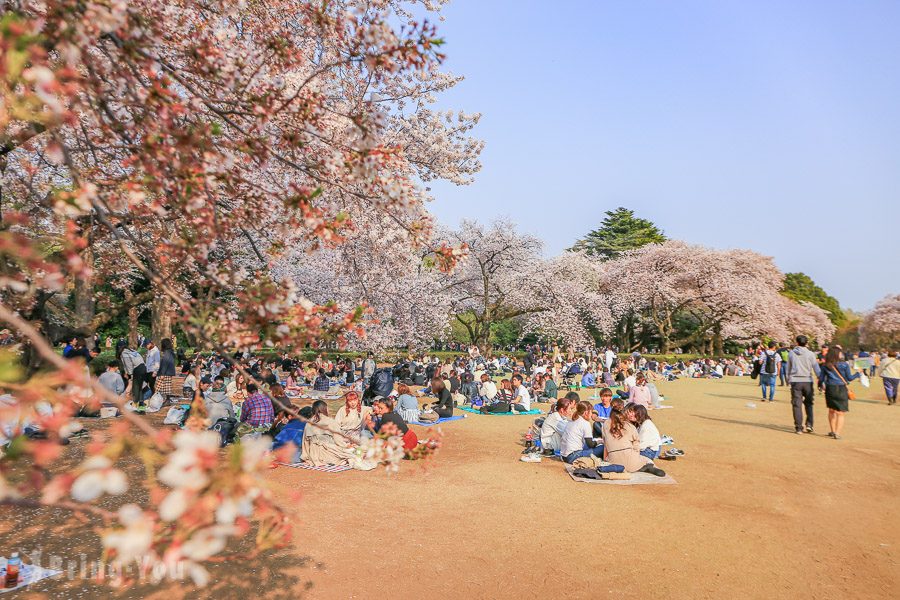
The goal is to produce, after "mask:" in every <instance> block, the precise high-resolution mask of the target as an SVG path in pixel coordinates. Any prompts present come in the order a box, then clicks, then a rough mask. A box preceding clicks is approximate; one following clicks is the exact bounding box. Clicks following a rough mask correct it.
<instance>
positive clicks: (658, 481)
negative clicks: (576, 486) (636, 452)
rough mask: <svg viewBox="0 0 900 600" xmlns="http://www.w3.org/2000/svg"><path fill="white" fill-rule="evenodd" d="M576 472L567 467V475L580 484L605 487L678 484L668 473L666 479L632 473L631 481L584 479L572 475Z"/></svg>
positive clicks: (571, 467) (570, 466)
mask: <svg viewBox="0 0 900 600" xmlns="http://www.w3.org/2000/svg"><path fill="white" fill-rule="evenodd" d="M574 470H575V468H574V467H573V466H572V465H566V473H568V474H569V477H571V478H572V479H574V480H575V481H577V482H579V483H600V484H604V485H674V484H676V483H678V482H677V481H675V478H674V477H672V476H671V475H669V474H668V473H666V476H665V477H657V476H656V475H651V474H650V473H632V474H631V479H585V478H583V477H575V475H573V474H572V471H574Z"/></svg>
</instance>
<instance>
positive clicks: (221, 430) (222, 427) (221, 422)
mask: <svg viewBox="0 0 900 600" xmlns="http://www.w3.org/2000/svg"><path fill="white" fill-rule="evenodd" d="M211 429H212V430H213V431H215V432H217V433H218V434H219V436H221V438H222V446H224V445H226V444H228V443H230V442H231V441H233V438H234V430H235V429H237V419H231V418H229V417H221V418H219V419H218V420H217V421H216V422H215V424H214V425H213V426H212V427H211Z"/></svg>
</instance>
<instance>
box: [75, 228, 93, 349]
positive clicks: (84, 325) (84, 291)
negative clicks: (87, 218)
mask: <svg viewBox="0 0 900 600" xmlns="http://www.w3.org/2000/svg"><path fill="white" fill-rule="evenodd" d="M81 259H82V260H83V261H84V262H85V264H87V265H88V266H89V267H91V268H93V265H94V251H93V249H92V248H91V244H90V242H88V245H87V246H86V247H85V249H84V251H83V252H82V253H81ZM95 315H96V304H95V303H94V277H93V275H89V276H87V277H79V278H77V279H76V280H75V329H76V330H77V331H78V332H79V333H81V334H82V335H84V341H85V343H86V344H87V347H88V348H89V349H91V350H93V349H94V325H93V323H94V317H95Z"/></svg>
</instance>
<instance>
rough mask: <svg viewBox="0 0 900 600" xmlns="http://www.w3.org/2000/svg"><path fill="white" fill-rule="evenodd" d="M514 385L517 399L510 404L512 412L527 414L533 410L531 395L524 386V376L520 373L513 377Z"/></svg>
mask: <svg viewBox="0 0 900 600" xmlns="http://www.w3.org/2000/svg"><path fill="white" fill-rule="evenodd" d="M512 385H513V394H515V398H513V401H512V402H511V403H510V404H511V406H510V410H511V411H512V412H516V411H518V412H527V411H529V410H531V394H529V393H528V388H526V387H525V386H524V385H522V376H521V375H519V374H518V373H517V374H515V375H513V376H512Z"/></svg>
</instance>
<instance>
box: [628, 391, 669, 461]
mask: <svg viewBox="0 0 900 600" xmlns="http://www.w3.org/2000/svg"><path fill="white" fill-rule="evenodd" d="M625 417H626V418H627V419H628V421H629V422H631V423H632V424H633V425H634V426H635V427H637V431H638V438H640V444H641V454H642V455H643V456H646V457H647V458H649V459H650V460H655V459H657V458H659V449H660V447H661V445H662V437H661V436H660V435H659V429H657V428H656V424H655V423H654V422H653V421H652V420H651V419H650V415H649V414H648V413H647V407H646V406H644V405H643V404H629V405H627V406H626V407H625Z"/></svg>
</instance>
